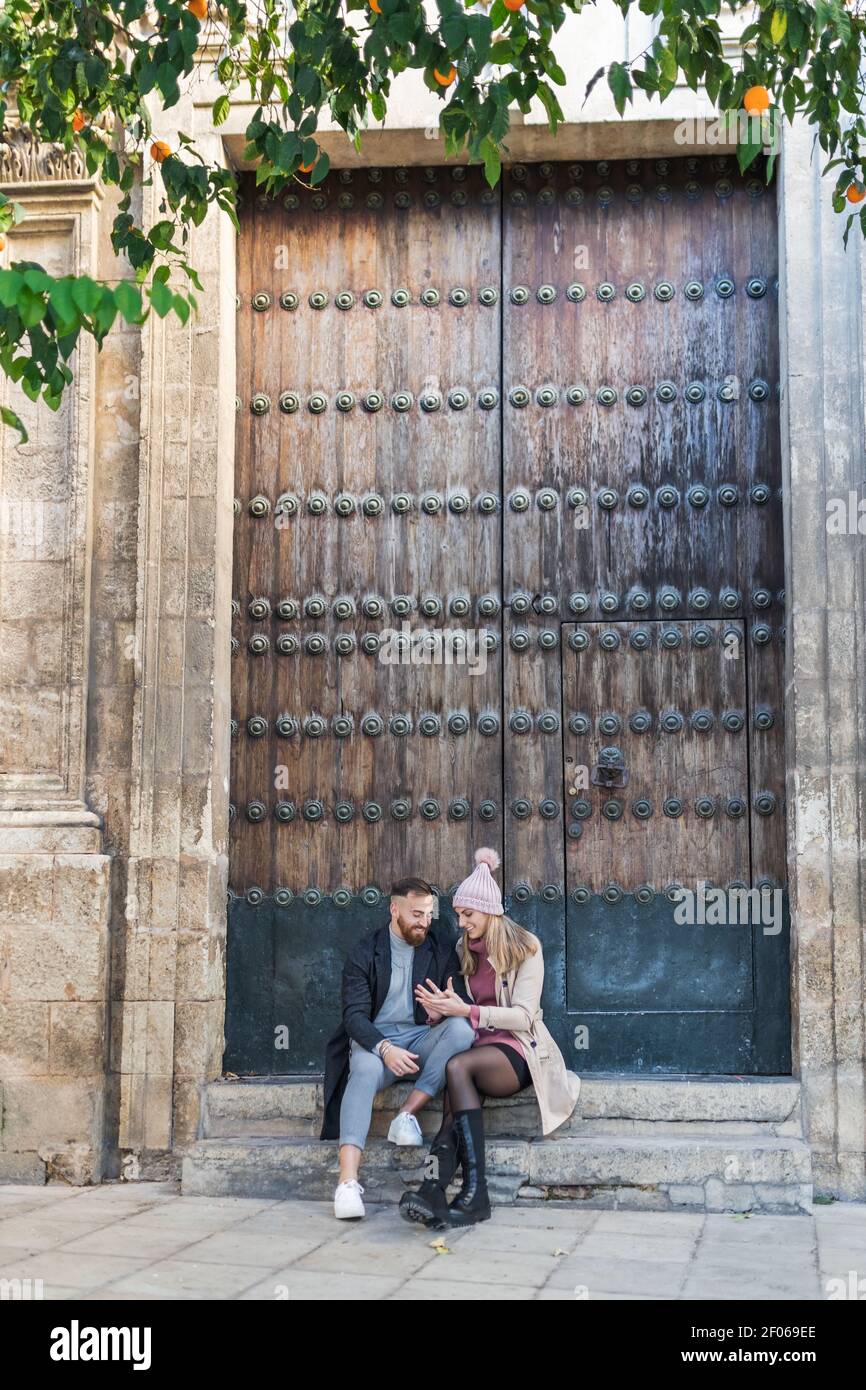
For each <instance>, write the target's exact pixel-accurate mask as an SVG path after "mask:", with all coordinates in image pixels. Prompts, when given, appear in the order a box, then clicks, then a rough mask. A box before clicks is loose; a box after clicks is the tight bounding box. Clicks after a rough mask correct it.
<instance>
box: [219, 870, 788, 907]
mask: <svg viewBox="0 0 866 1390" xmlns="http://www.w3.org/2000/svg"><path fill="white" fill-rule="evenodd" d="M719 886H720V885H719ZM707 887H710V885H707ZM778 887H779V885H778V884H777V882H776V880H775V879H773V878H768V877H764V878H760V879H758V881H757V882H756V884H755V889H756V890H757V891H758V892H760V893H770V892H772V891H773V890H774V889H775V888H778ZM738 890H739V891H742V892H746V893H748V892H750V891H751V890H750V888H749V885H748V884H747V883H746V882H745V881H744V880H743V879H732V880H731V882H730V883H728V884H726V886H725V888H724V889H723V890H722V891H724V892H729V893H730V892H735V891H738ZM434 891H435V892H436V895H437V897H442V896H448V897H451V896H452V895H453V894H454V893H455V892H456V891H457V884H456V883H455V884H453V885H452V887H451V888H449V889H448V893H447V895H443V894H442V893H441V891H440V890H439V889H435V890H434ZM682 892H683V885H682V884H680V883H669V884H666V885H665V887H664V888H662V889H656V888H655V887H654V886H653V885H652V884H650V883H642V884H640V885H639V886H638V887H637V888H635V889H633V890H629V889H627V888H621V887H620V885H619V884H618V883H608V884H606V885H605V887H604V888H603V889H602V890H601V892H600V893H596V892H594V891H593V890H592V889H591V888H588V887H586V886H585V885H584V884H579V885H578V886H577V887H576V888H574V889H572V891H571V894H570V897H571V900H572V902H574V903H575V904H577V905H578V906H579V907H583V906H585V905H586V904H587V903H588V902H590V901H591V900H592V899H593V898H601V899H602V900H603V901H604V902H606V903H608V904H614V903H619V902H621V901H622V899H623V898H625V897H632V896H633V897H634V899H635V901H636V902H637V903H639V904H640V905H641V906H642V907H649V906H650V905H651V904H652V903H653V902H654V901H655V899H656V898H657V897H664V898H666V899H668V901H671V902H679V901H680V896H679V895H680V894H681V893H682ZM387 896H388V894H387V893H385V892H383V891H382V889H381V888H378V887H377V886H376V885H375V884H372V883H371V884H368V885H367V886H366V887H365V888H362V889H360V891H359V892H358V893H353V892H352V890H351V889H350V888H337V889H335V890H334V892H333V893H327V892H325V891H323V890H322V889H321V888H306V889H304V890H299V891H297V892H296V891H295V890H294V889H292V888H275V889H274V891H273V893H271V894H268V893H266V892H265V890H264V889H263V888H259V887H257V886H253V887H250V888H247V889H246V890H245V891H244V892H243V893H241V894H238V893H236V892H235V890H234V889H233V888H230V889H229V890H228V893H227V900H228V903H229V905H231V904H232V903H233V902H237V901H238V899H239V898H243V900H244V901H245V902H247V903H249V905H250V906H251V907H258V906H260V905H261V904H262V903H264V902H265V901H267V900H269V899H270V900H271V901H273V902H274V903H275V904H276V905H277V906H278V907H288V906H289V905H290V904H291V903H293V902H294V901H295V899H296V898H297V900H298V901H299V902H302V903H303V904H304V906H305V907H322V906H324V905H325V904H327V903H329V902H330V904H331V905H332V906H333V907H338V908H347V907H350V906H351V905H352V903H353V902H355V901H356V900H357V901H359V902H360V903H362V904H363V905H364V906H365V907H377V906H378V905H379V903H381V902H383V901H384V900H385V898H387ZM534 896H535V892H534V890H533V888H532V887H531V885H530V884H529V883H526V882H520V883H516V884H514V885H513V887H511V888H510V889H509V890H508V892H507V893H506V901H507V900H508V899H511V900H512V901H513V902H516V903H526V902H529V901H530V900H531V898H533V897H534ZM563 896H564V893H563V889H562V886H561V885H560V884H557V883H546V884H544V885H543V886H542V887H541V888H540V889H539V891H538V897H539V898H540V899H541V900H542V902H546V903H556V902H560V901H561V900H562V898H563Z"/></svg>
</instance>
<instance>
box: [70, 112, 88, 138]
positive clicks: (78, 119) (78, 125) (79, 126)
mask: <svg viewBox="0 0 866 1390" xmlns="http://www.w3.org/2000/svg"><path fill="white" fill-rule="evenodd" d="M86 125H87V117H86V116H85V114H84V112H83V111H82V110H81V107H80V106H79V108H78V110H77V111H76V112H75V114H74V115H73V117H72V129H73V130H74V131H75V133H76V135H77V134H78V132H79V130H83V129H84V127H85V126H86Z"/></svg>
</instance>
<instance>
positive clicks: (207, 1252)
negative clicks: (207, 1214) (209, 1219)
mask: <svg viewBox="0 0 866 1390" xmlns="http://www.w3.org/2000/svg"><path fill="white" fill-rule="evenodd" d="M320 1244H321V1238H320V1237H319V1236H316V1235H312V1236H311V1235H307V1236H302V1235H297V1236H287V1235H282V1234H280V1235H268V1234H266V1233H265V1232H264V1231H254V1232H245V1231H242V1230H238V1228H237V1227H236V1226H233V1227H232V1228H231V1230H229V1231H218V1232H217V1233H216V1234H215V1235H210V1236H207V1237H206V1238H205V1239H204V1240H199V1241H196V1242H195V1244H194V1245H188V1246H187V1247H186V1249H185V1252H184V1256H183V1258H184V1259H186V1260H197V1261H201V1262H202V1263H206V1264H210V1263H215V1264H234V1265H252V1266H253V1267H254V1268H258V1269H279V1267H280V1266H281V1265H285V1264H287V1263H288V1262H289V1261H290V1260H296V1259H300V1257H301V1256H302V1255H307V1254H309V1253H310V1252H311V1251H312V1250H314V1249H316V1248H317V1247H318V1246H319V1245H320Z"/></svg>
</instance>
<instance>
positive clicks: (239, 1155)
mask: <svg viewBox="0 0 866 1390" xmlns="http://www.w3.org/2000/svg"><path fill="white" fill-rule="evenodd" d="M425 1156H426V1147H418V1148H396V1147H395V1146H394V1145H393V1144H390V1143H388V1141H387V1140H382V1139H372V1140H371V1141H370V1142H369V1144H368V1146H367V1148H366V1149H365V1152H364V1162H363V1166H362V1171H361V1182H362V1184H363V1186H364V1189H365V1193H366V1198H367V1200H368V1201H372V1202H376V1201H382V1202H396V1201H398V1200H399V1198H400V1196H401V1194H402V1193H403V1192H404V1191H405V1190H406V1188H407V1187H416V1186H417V1185H418V1184H419V1182H420V1181H421V1178H422V1175H423V1173H422V1170H423V1164H424V1159H425ZM487 1168H488V1182H489V1187H490V1193H491V1198H492V1200H493V1201H495V1202H499V1203H513V1202H521V1201H545V1200H547V1201H569V1202H571V1201H578V1202H581V1203H582V1204H583V1205H584V1206H587V1207H603V1208H611V1207H617V1208H639V1209H643V1210H655V1211H665V1210H693V1211H716V1212H718V1211H755V1212H779V1213H781V1212H796V1211H798V1210H807V1209H808V1206H809V1203H810V1202H811V1199H812V1181H811V1154H810V1151H809V1148H808V1145H807V1144H806V1143H805V1142H804V1141H803V1140H802V1139H798V1138H796V1137H793V1136H788V1137H785V1138H780V1137H776V1136H774V1135H771V1134H767V1135H765V1136H758V1137H754V1136H732V1135H726V1136H718V1137H715V1136H713V1135H712V1134H703V1135H700V1136H695V1135H694V1134H689V1135H688V1136H687V1137H684V1136H683V1133H682V1129H681V1127H679V1126H676V1125H669V1124H667V1125H666V1124H660V1125H659V1128H658V1130H657V1131H656V1132H655V1133H654V1134H653V1135H651V1136H650V1135H647V1136H640V1137H634V1136H627V1135H619V1136H615V1135H587V1136H581V1137H574V1136H565V1137H562V1138H551V1139H542V1140H529V1139H526V1138H511V1139H508V1138H502V1137H497V1136H491V1137H490V1139H489V1142H488V1144H487ZM337 1172H338V1145H337V1143H336V1141H327V1142H321V1141H319V1140H317V1139H309V1138H297V1137H294V1138H281V1139H275V1138H268V1137H263V1136H262V1137H247V1138H241V1137H238V1138H220V1139H201V1140H198V1141H196V1142H195V1143H193V1144H192V1145H190V1146H189V1148H188V1149H187V1151H186V1153H185V1156H184V1162H183V1181H182V1187H183V1191H184V1193H187V1194H195V1195H204V1196H258V1197H270V1198H287V1197H301V1198H308V1199H310V1200H319V1201H322V1200H328V1199H329V1198H330V1197H331V1196H332V1195H333V1190H334V1187H335V1184H336V1180H337Z"/></svg>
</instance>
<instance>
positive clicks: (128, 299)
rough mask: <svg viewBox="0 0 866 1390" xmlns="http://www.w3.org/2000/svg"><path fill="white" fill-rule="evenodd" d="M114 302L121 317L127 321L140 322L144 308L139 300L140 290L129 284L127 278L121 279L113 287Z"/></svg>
mask: <svg viewBox="0 0 866 1390" xmlns="http://www.w3.org/2000/svg"><path fill="white" fill-rule="evenodd" d="M114 302H115V304H116V305H117V307H118V310H119V311H120V314H121V317H122V318H124V319H125V320H126V322H127V323H141V322H142V320H143V318H144V308H143V305H142V301H141V290H140V289H137V288H136V286H135V285H133V284H131V283H130V281H129V280H121V281H120V283H119V284H118V285H115V288H114Z"/></svg>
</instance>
